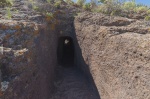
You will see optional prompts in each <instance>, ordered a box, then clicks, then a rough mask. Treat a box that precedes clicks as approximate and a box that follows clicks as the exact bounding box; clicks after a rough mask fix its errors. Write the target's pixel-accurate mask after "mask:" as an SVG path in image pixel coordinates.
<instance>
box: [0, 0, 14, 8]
mask: <svg viewBox="0 0 150 99" xmlns="http://www.w3.org/2000/svg"><path fill="white" fill-rule="evenodd" d="M12 4H13V1H12V0H0V7H4V6H11V5H12Z"/></svg>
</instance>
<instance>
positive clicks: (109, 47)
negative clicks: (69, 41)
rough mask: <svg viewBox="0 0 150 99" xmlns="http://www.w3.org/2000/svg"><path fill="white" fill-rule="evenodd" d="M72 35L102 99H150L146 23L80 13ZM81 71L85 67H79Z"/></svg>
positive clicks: (147, 27)
mask: <svg viewBox="0 0 150 99" xmlns="http://www.w3.org/2000/svg"><path fill="white" fill-rule="evenodd" d="M75 31H76V36H77V40H78V43H79V47H80V48H81V52H82V56H83V58H84V61H85V63H86V65H82V66H88V67H87V68H89V69H90V72H91V74H92V76H93V79H94V82H95V84H96V86H97V88H98V91H99V94H100V96H101V98H102V99H149V98H150V94H149V93H150V86H149V85H150V67H149V66H150V47H149V46H150V40H149V38H150V34H149V25H148V24H147V22H144V21H138V20H132V19H127V18H122V17H110V16H105V15H102V14H93V13H81V14H80V15H79V16H78V17H76V19H75ZM82 68H84V67H82Z"/></svg>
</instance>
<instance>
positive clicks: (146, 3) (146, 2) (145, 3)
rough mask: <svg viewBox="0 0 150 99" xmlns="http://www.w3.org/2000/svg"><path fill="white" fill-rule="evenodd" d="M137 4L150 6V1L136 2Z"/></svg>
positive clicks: (138, 0) (137, 0) (141, 0)
mask: <svg viewBox="0 0 150 99" xmlns="http://www.w3.org/2000/svg"><path fill="white" fill-rule="evenodd" d="M135 1H136V3H142V4H144V5H147V6H150V0H135Z"/></svg>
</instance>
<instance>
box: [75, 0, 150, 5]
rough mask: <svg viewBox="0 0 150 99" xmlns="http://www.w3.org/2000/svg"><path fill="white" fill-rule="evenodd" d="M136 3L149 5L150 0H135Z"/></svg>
mask: <svg viewBox="0 0 150 99" xmlns="http://www.w3.org/2000/svg"><path fill="white" fill-rule="evenodd" d="M73 1H75V2H76V1H77V0H73ZM86 1H87V2H89V1H91V0H86ZM135 2H136V3H140V4H144V5H147V6H150V0H135Z"/></svg>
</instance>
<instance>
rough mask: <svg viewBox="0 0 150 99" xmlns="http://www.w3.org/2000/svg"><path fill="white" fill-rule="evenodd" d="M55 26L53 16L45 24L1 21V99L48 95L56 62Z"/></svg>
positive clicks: (46, 98) (37, 98)
mask: <svg viewBox="0 0 150 99" xmlns="http://www.w3.org/2000/svg"><path fill="white" fill-rule="evenodd" d="M43 18H44V19H46V20H47V18H45V17H44V16H43ZM55 26H56V23H55V22H52V20H48V21H45V23H44V24H39V23H35V22H19V21H13V20H3V21H1V23H0V37H1V40H2V41H1V44H2V45H3V46H1V53H0V59H1V60H0V64H1V65H0V67H1V69H0V71H1V75H0V76H1V78H0V80H1V90H0V97H1V99H49V98H50V97H51V95H52V93H53V92H54V81H55V77H56V72H54V71H55V68H56V66H57V40H58V33H57V32H58V31H56V29H54V28H55ZM2 51H3V53H2Z"/></svg>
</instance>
